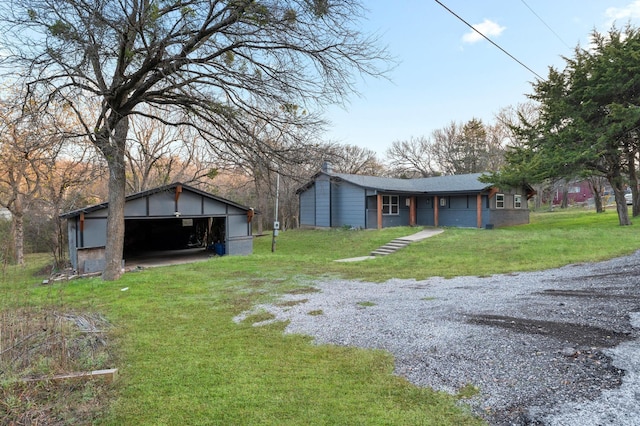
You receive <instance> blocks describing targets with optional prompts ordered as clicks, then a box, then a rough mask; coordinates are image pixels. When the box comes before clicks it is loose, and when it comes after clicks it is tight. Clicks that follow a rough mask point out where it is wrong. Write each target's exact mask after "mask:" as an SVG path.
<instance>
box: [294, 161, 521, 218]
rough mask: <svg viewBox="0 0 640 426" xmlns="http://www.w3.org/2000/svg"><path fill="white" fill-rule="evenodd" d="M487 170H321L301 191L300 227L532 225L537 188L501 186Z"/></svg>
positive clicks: (299, 192)
mask: <svg viewBox="0 0 640 426" xmlns="http://www.w3.org/2000/svg"><path fill="white" fill-rule="evenodd" d="M481 175H482V173H475V174H467V175H454V176H438V177H431V178H420V179H395V178H383V177H375V176H361V175H352V174H343V173H333V171H332V169H331V164H330V163H328V162H325V163H324V165H323V167H322V171H320V172H318V173H317V174H315V175H314V176H313V177H312V178H311V181H309V182H308V183H307V184H306V185H304V186H303V187H301V188H300V189H298V191H297V193H298V196H299V198H300V212H299V214H300V225H301V226H311V227H341V226H349V227H360V228H369V229H375V228H378V229H379V228H386V227H391V226H407V225H409V226H456V227H477V228H493V227H501V226H511V225H520V224H525V223H529V208H528V203H527V200H528V199H529V198H530V197H531V196H533V194H534V191H533V189H532V188H531V187H530V186H528V185H525V186H523V187H521V188H510V189H504V190H502V189H499V188H496V187H494V186H492V185H489V184H486V183H482V182H480V181H479V180H478V179H479V178H480V176H481Z"/></svg>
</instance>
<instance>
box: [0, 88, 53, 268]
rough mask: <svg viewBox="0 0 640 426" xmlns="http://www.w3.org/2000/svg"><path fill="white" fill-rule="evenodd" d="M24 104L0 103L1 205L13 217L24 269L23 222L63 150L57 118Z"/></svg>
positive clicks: (16, 99)
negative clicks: (42, 113)
mask: <svg viewBox="0 0 640 426" xmlns="http://www.w3.org/2000/svg"><path fill="white" fill-rule="evenodd" d="M30 106H31V104H26V105H25V104H23V103H22V102H21V101H20V98H19V97H17V96H16V97H14V98H13V99H9V100H5V101H3V102H1V103H0V155H1V157H2V162H1V163H0V205H2V206H3V207H5V208H7V209H8V210H9V211H10V212H11V215H12V237H13V250H14V252H15V253H14V254H15V261H16V263H17V264H18V265H24V219H25V213H26V212H27V211H28V209H29V206H30V205H33V204H34V202H35V201H36V200H37V198H38V197H39V195H40V194H41V191H42V183H43V181H45V180H46V179H47V178H48V176H49V174H50V172H51V170H53V168H54V165H55V163H56V160H57V158H58V154H59V152H60V149H61V147H62V138H61V135H60V132H59V128H58V126H57V125H56V123H55V119H54V117H51V116H45V115H41V114H39V113H37V111H33V110H32V109H30Z"/></svg>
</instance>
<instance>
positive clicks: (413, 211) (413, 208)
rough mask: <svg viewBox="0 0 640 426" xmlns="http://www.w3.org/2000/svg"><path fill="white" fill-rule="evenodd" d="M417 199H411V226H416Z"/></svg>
mask: <svg viewBox="0 0 640 426" xmlns="http://www.w3.org/2000/svg"><path fill="white" fill-rule="evenodd" d="M416 216H417V215H416V197H415V196H413V197H410V198H409V226H416V223H417V218H416Z"/></svg>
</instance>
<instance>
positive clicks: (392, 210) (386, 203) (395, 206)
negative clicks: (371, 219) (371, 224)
mask: <svg viewBox="0 0 640 426" xmlns="http://www.w3.org/2000/svg"><path fill="white" fill-rule="evenodd" d="M399 198H400V197H398V196H397V195H383V196H382V214H398V213H399V210H400V209H399V206H400V199H399Z"/></svg>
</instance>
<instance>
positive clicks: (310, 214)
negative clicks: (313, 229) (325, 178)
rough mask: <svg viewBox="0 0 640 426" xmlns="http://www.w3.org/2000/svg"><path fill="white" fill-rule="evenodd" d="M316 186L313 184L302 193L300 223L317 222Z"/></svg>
mask: <svg viewBox="0 0 640 426" xmlns="http://www.w3.org/2000/svg"><path fill="white" fill-rule="evenodd" d="M315 192H316V187H315V185H312V186H311V187H310V188H308V189H307V190H305V191H303V192H301V193H300V205H299V208H300V213H299V214H300V225H303V226H315V224H316V193H315Z"/></svg>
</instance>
